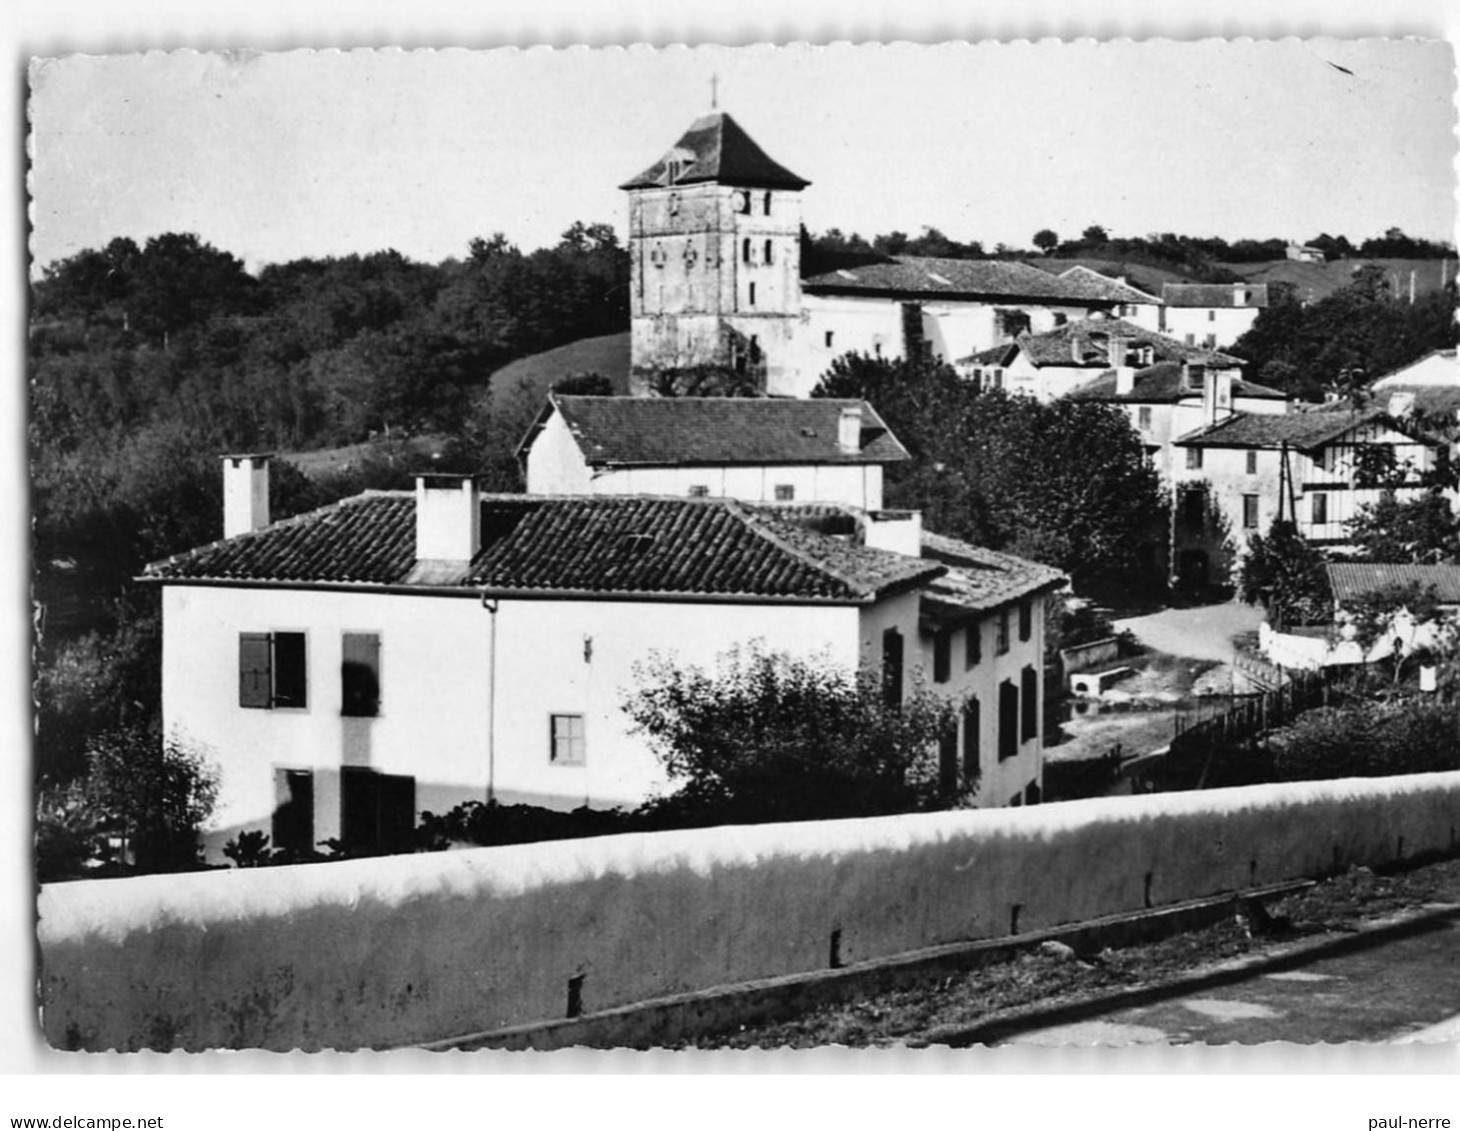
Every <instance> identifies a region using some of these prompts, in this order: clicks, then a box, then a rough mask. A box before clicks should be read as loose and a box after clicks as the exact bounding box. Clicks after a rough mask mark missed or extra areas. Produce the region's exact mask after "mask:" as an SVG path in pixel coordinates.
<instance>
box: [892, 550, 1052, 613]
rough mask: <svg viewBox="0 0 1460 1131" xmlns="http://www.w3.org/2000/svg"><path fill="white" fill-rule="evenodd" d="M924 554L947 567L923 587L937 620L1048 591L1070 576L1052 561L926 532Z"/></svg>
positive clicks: (925, 607) (927, 608) (927, 609)
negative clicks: (985, 547)
mask: <svg viewBox="0 0 1460 1131" xmlns="http://www.w3.org/2000/svg"><path fill="white" fill-rule="evenodd" d="M923 556H924V557H925V558H929V559H931V560H933V561H936V562H940V563H942V564H943V565H945V566H947V567H948V572H947V573H945V574H944V575H943V576H942V577H937V578H934V579H933V580H932V582H931V583H930V584H929V585H928V586H927V587H926V588H925V589H924V590H923V595H922V600H921V610H920V612H921V616H922V618H923V619H924V620H927V621H931V622H933V623H935V624H936V623H940V622H943V623H947V622H950V621H957V620H960V619H966V618H967V616H968V614H969V613H982V612H988V611H989V610H991V609H996V608H998V607H1000V606H1001V605H1007V604H1009V603H1010V602H1011V601H1019V600H1023V599H1024V598H1026V597H1032V596H1034V595H1036V594H1039V593H1048V592H1051V591H1053V590H1055V589H1059V588H1061V587H1062V586H1063V585H1065V583H1066V582H1067V580H1068V579H1067V578H1066V577H1065V575H1064V574H1063V573H1061V572H1060V571H1059V570H1057V569H1055V568H1054V567H1052V566H1047V565H1042V564H1040V563H1039V562H1032V561H1029V560H1027V559H1025V558H1016V557H1014V556H1013V555H1012V554H1001V553H999V552H997V551H995V550H986V549H984V548H982V547H981V546H972V545H970V544H969V543H967V542H960V541H959V540H958V539H956V538H948V537H945V536H944V535H941V534H931V533H928V532H926V531H925V532H924V533H923Z"/></svg>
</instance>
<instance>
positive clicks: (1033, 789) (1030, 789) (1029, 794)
mask: <svg viewBox="0 0 1460 1131" xmlns="http://www.w3.org/2000/svg"><path fill="white" fill-rule="evenodd" d="M1024 804H1025V805H1038V804H1039V783H1038V782H1033V781H1032V782H1030V783H1029V784H1028V785H1027V786H1025V787H1024Z"/></svg>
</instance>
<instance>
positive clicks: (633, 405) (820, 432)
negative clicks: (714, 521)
mask: <svg viewBox="0 0 1460 1131" xmlns="http://www.w3.org/2000/svg"><path fill="white" fill-rule="evenodd" d="M848 408H856V409H858V410H859V411H860V412H861V415H862V426H861V432H860V437H859V440H858V445H857V448H856V450H847V449H843V448H842V447H841V446H840V444H839V443H838V442H837V437H838V426H839V424H840V421H841V415H842V411H843V410H844V409H848ZM555 411H556V412H559V413H561V414H562V417H563V421H564V423H565V424H567V426H568V428H569V430H570V431H571V432H572V434H573V436H574V437H575V438H576V439H577V441H578V447H579V448H580V449H581V451H582V452H583V456H584V458H585V459H586V460H587V461H588V463H589V465H590V466H593V467H631V466H639V467H662V466H670V465H673V466H706V465H711V466H731V465H737V464H781V465H784V464H813V463H814V464H826V463H876V464H885V463H896V462H898V461H899V460H905V459H907V458H908V453H907V449H906V448H904V447H903V446H902V444H900V443H899V442H898V440H897V437H896V436H894V435H893V434H892V433H891V432H890V431H889V430H888V428H887V425H886V424H884V423H883V421H882V418H881V417H880V416H878V415H877V411H876V409H874V408H873V407H872V406H871V405H870V404H868V403H867V402H866V401H858V400H833V399H826V400H820V399H812V400H789V399H768V398H745V397H572V396H556V395H554V396H550V397H549V398H548V403H547V406H546V407H545V408H544V409H543V410H542V412H541V413H539V415H538V418H537V421H536V422H535V423H534V424H533V426H532V430H531V431H529V432H528V434H527V436H526V437H525V438H524V439H523V441H522V443H521V445H519V447H518V454H519V456H522V455H525V454H526V451H527V449H528V448H529V447H530V446H531V445H532V442H533V440H534V439H535V438H536V436H537V434H538V432H540V431H541V429H542V428H543V426H544V425H545V424H546V423H547V422H548V420H549V419H550V418H551V416H552V414H553V412H555Z"/></svg>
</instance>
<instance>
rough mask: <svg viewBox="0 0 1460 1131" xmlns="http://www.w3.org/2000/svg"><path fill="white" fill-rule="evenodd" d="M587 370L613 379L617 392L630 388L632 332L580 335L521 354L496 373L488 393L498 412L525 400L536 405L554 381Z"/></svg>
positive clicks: (621, 392) (493, 375)
mask: <svg viewBox="0 0 1460 1131" xmlns="http://www.w3.org/2000/svg"><path fill="white" fill-rule="evenodd" d="M583 373H598V374H601V375H603V376H604V377H607V378H608V379H609V380H610V381H612V382H613V387H614V391H615V392H617V393H620V394H624V393H627V392H628V391H629V335H628V332H627V331H625V332H623V333H621V334H604V335H603V336H602V337H598V338H580V339H579V340H578V341H576V342H569V343H568V344H567V345H565V346H558V348H557V349H550V350H546V351H544V352H543V353H535V354H532V355H531V356H530V357H520V358H518V359H517V360H516V361H514V362H511V363H510V364H508V365H504V366H503V367H502V368H501V369H499V370H497V371H496V372H495V373H493V374H492V381H491V385H490V387H489V391H488V396H489V398H490V403H491V406H492V409H493V410H494V411H496V412H498V413H501V412H505V411H507V410H508V408H509V407H515V406H516V403H517V402H520V401H522V400H527V401H530V402H531V403H532V405H533V407H534V411H535V410H536V406H537V405H538V404H540V403H541V402H542V399H543V398H544V397H545V396H547V391H548V389H549V388H550V387H551V386H552V384H553V382H555V381H561V380H562V379H563V378H564V377H576V376H578V375H580V374H583Z"/></svg>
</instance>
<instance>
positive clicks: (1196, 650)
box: [1115, 601, 1264, 664]
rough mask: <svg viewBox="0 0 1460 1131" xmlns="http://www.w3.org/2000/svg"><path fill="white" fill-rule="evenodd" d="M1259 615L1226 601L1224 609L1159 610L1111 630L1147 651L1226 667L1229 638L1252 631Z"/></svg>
mask: <svg viewBox="0 0 1460 1131" xmlns="http://www.w3.org/2000/svg"><path fill="white" fill-rule="evenodd" d="M1263 615H1264V614H1263V611H1262V610H1261V609H1259V608H1257V607H1256V606H1253V605H1244V604H1241V603H1239V602H1235V601H1229V602H1228V603H1227V604H1224V605H1198V606H1196V607H1194V608H1189V609H1162V610H1161V611H1160V612H1158V613H1150V614H1148V615H1146V616H1141V617H1129V618H1127V619H1125V620H1118V621H1116V622H1115V628H1116V630H1117V631H1124V630H1129V631H1130V632H1132V633H1134V634H1135V637H1136V639H1137V640H1139V641H1140V642H1141V643H1142V644H1144V645H1145V646H1146V647H1147V648H1151V649H1154V650H1155V651H1157V652H1166V653H1169V654H1170V655H1172V656H1184V657H1186V658H1188V659H1193V660H1215V661H1217V662H1218V663H1223V664H1227V663H1231V662H1232V651H1233V649H1232V639H1233V637H1236V636H1239V635H1241V634H1242V633H1244V632H1254V631H1256V629H1257V626H1258V625H1259V624H1261V623H1262V619H1263Z"/></svg>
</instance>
